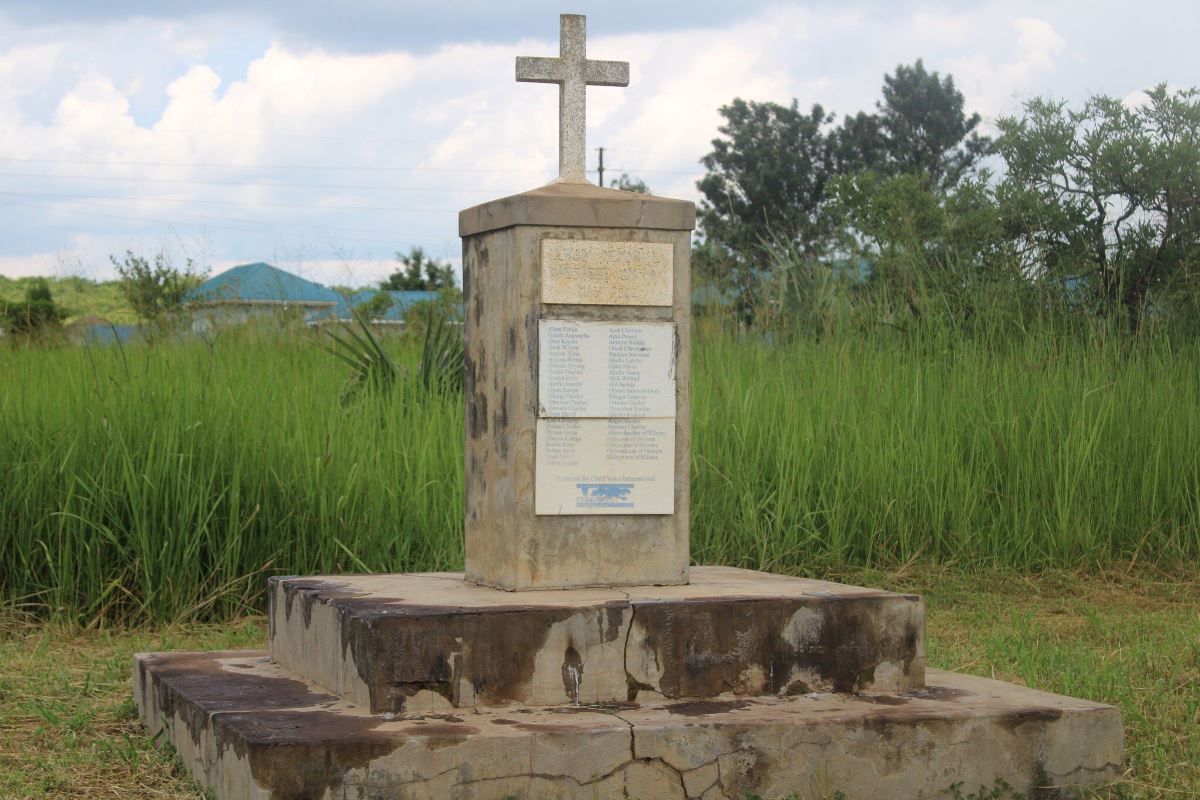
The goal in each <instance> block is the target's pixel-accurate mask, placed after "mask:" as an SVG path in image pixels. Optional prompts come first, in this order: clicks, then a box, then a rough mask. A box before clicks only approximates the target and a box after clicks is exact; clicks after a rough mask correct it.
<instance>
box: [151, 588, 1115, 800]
mask: <svg viewBox="0 0 1200 800" xmlns="http://www.w3.org/2000/svg"><path fill="white" fill-rule="evenodd" d="M924 655H925V653H924V614H923V606H922V603H921V600H920V598H918V597H915V596H912V595H902V594H894V593H890V592H882V591H875V590H870V589H861V588H857V587H852V586H844V585H841V584H836V583H829V582H825V581H814V580H805V579H802V578H787V577H781V576H776V575H767V574H763V573H757V572H751V571H748V570H739V569H730V568H721V567H696V568H693V569H692V571H691V582H690V583H689V584H687V585H685V586H673V587H641V588H632V589H620V590H617V589H577V590H569V591H544V592H522V593H512V592H506V591H502V590H497V589H490V588H485V587H480V586H473V585H470V584H467V583H465V582H464V581H463V579H462V575H461V574H457V573H455V574H451V573H430V574H421V575H371V576H338V577H329V578H278V579H274V580H272V582H271V604H270V651H269V652H267V651H263V652H226V653H165V654H142V655H138V656H136V658H135V665H134V678H135V684H136V686H135V698H136V700H137V704H138V708H139V710H140V713H141V718H142V721H143V722H144V723H145V725H146V726H147V727H148V728H149V729H150V731H151V732H152V733H153V734H154V735H156V736H159V735H160V736H161V737H162V739H163V740H164V741H168V742H170V743H171V744H173V745H174V746H175V749H176V751H177V752H178V753H179V756H180V758H182V759H183V762H184V763H185V764H186V765H187V766H188V768H189V769H190V770H191V772H192V774H193V775H195V776H196V778H197V779H198V780H199V781H200V782H201V783H202V784H203V785H204V786H206V787H208V788H210V789H212V790H213V791H214V792H215V794H216V796H217V797H218V798H219V799H220V800H250V799H251V798H254V799H255V800H300V799H301V798H303V799H304V800H309V799H310V798H311V800H321V799H322V798H325V799H327V800H349V799H350V798H363V800H385V799H386V800H402V799H403V800H408V798H430V800H433V799H434V798H436V799H437V800H443V798H461V800H474V799H478V800H500V799H501V798H510V797H512V798H525V799H527V800H542V798H579V800H606V799H607V798H643V800H657V799H658V798H679V799H680V800H682V799H683V798H703V800H714V799H715V798H724V799H727V800H742V798H743V796H744V794H745V793H747V792H751V793H754V794H757V795H759V796H762V797H764V798H776V797H780V796H786V795H788V794H789V793H793V792H795V793H796V794H797V795H799V796H800V797H803V798H808V797H813V798H819V797H824V796H832V795H833V793H834V792H836V791H840V792H842V793H843V794H844V795H845V796H846V797H847V798H851V799H853V798H915V797H940V796H950V787H951V786H952V785H954V784H959V785H960V786H961V789H962V791H963V792H964V793H967V794H969V793H971V792H973V791H977V790H978V789H979V788H980V787H986V788H989V789H990V788H992V787H994V786H996V785H997V782H998V781H1004V782H1006V783H1007V784H1008V785H1009V786H1011V787H1012V788H1013V789H1014V790H1016V791H1018V792H1021V793H1024V794H1029V793H1036V792H1042V794H1037V795H1036V796H1056V795H1061V796H1069V795H1071V794H1072V793H1073V792H1075V791H1076V790H1077V789H1078V787H1080V786H1082V785H1086V784H1088V783H1092V782H1095V781H1098V780H1102V779H1104V778H1108V777H1111V776H1112V775H1114V774H1115V773H1116V771H1117V770H1118V769H1119V766H1120V763H1121V760H1122V733H1121V720H1120V715H1119V713H1118V712H1117V711H1116V709H1114V708H1112V707H1110V706H1105V705H1100V704H1096V703H1090V702H1086V701H1080V700H1073V699H1070V698H1067V697H1061V696H1058V695H1052V694H1047V693H1044V692H1038V691H1033V690H1030V689H1024V688H1020V687H1016V686H1011V685H1007V684H1003V683H999V682H996V681H991V680H985V679H981V678H973V677H967V676H963V675H956V674H953V673H948V672H942V671H940V670H926V669H925V665H924Z"/></svg>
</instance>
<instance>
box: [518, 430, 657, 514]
mask: <svg viewBox="0 0 1200 800" xmlns="http://www.w3.org/2000/svg"><path fill="white" fill-rule="evenodd" d="M535 482H536V486H535V489H534V513H535V514H539V515H554V514H673V513H675V420H674V419H671V418H669V417H668V418H661V417H660V418H649V419H643V418H611V419H572V418H551V419H539V420H538V421H537V468H536V478H535Z"/></svg>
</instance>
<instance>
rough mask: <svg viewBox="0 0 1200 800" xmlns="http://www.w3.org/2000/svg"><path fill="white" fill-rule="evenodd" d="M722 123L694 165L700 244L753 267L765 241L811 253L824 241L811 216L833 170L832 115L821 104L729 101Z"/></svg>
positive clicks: (815, 217)
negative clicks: (699, 171)
mask: <svg viewBox="0 0 1200 800" xmlns="http://www.w3.org/2000/svg"><path fill="white" fill-rule="evenodd" d="M721 116H723V117H724V118H725V124H724V125H722V126H721V127H720V129H719V130H720V133H721V138H717V139H714V140H713V143H712V145H713V150H712V152H711V153H709V154H708V155H706V156H704V158H703V159H701V163H703V164H704V166H705V167H706V168H707V169H708V174H707V175H705V176H704V177H703V178H701V179H700V181H699V183H698V184H697V186H698V187H699V189H700V192H701V194H703V195H704V197H703V199H702V200H701V202H700V208H699V218H700V226H701V228H702V230H703V233H704V237H705V239H708V240H712V241H713V242H715V243H717V244H719V245H721V246H722V247H723V248H724V249H726V250H727V251H729V254H730V255H732V256H733V257H734V258H735V259H736V260H741V261H745V260H747V259H751V260H753V258H754V255H755V254H756V253H757V250H758V248H759V247H760V246H761V245H762V243H763V242H764V241H768V240H772V239H777V240H783V241H788V242H793V243H796V244H797V245H798V246H800V247H801V248H802V249H804V250H806V251H807V250H815V249H817V248H818V246H819V242H820V241H821V240H822V238H823V231H822V226H821V221H822V220H821V216H820V214H819V213H818V209H819V208H820V205H821V203H822V201H823V200H824V199H825V184H826V182H827V181H828V180H829V177H830V175H831V173H832V171H833V157H834V149H835V147H834V145H835V139H834V137H833V136H832V135H831V133H830V132H829V131H828V130H827V127H828V125H829V124H830V123H831V122H832V119H833V118H832V115H830V114H828V113H826V111H825V109H824V108H822V107H821V106H820V105H814V106H813V107H812V109H811V110H809V111H807V112H805V111H801V110H800V107H799V104H798V102H797V101H795V100H793V101H792V104H791V105H790V106H782V105H779V104H778V103H758V102H754V101H749V102H747V101H745V100H742V99H741V98H738V99H735V100H734V101H733V102H732V103H731V104H730V105H727V106H724V107H722V108H721Z"/></svg>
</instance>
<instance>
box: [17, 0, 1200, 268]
mask: <svg viewBox="0 0 1200 800" xmlns="http://www.w3.org/2000/svg"><path fill="white" fill-rule="evenodd" d="M560 11H570V12H576V13H586V14H587V15H588V29H589V41H588V55H589V56H590V57H592V58H606V59H618V60H624V61H629V62H630V64H631V83H630V86H629V88H628V89H613V88H593V89H589V90H588V147H589V149H591V148H595V147H597V146H601V145H602V146H604V147H605V148H606V154H605V161H606V166H607V167H608V169H609V172H608V175H609V176H610V177H612V176H615V175H616V174H619V173H620V172H621V171H628V172H630V173H632V174H634V175H636V176H638V177H640V178H642V179H643V180H645V181H646V182H647V183H648V184H649V185H650V187H651V189H652V190H653V191H654V192H655V193H656V194H667V195H672V196H676V197H684V198H689V199H694V198H695V194H696V192H695V181H696V178H697V177H699V175H700V174H701V168H700V167H699V165H698V161H699V159H700V157H701V156H702V155H704V153H705V152H707V150H708V149H709V143H710V141H711V139H712V138H713V137H714V136H715V135H716V128H717V126H718V125H719V123H720V117H719V115H718V108H719V107H720V106H721V105H722V104H724V103H727V102H728V101H730V100H731V99H732V98H734V97H738V96H740V97H744V98H748V99H755V100H774V101H779V102H788V101H790V100H791V98H793V97H795V98H798V99H799V101H800V103H801V105H803V106H807V105H809V104H811V103H813V102H820V103H822V104H824V105H825V106H826V107H827V108H830V109H832V110H834V111H836V112H838V113H839V114H843V113H850V112H855V111H858V110H861V109H869V108H870V107H871V106H872V105H873V103H874V102H875V100H876V99H877V97H878V95H879V87H880V84H881V82H882V76H883V74H884V73H885V72H889V71H891V70H892V69H893V68H894V67H895V66H896V64H898V63H901V62H905V63H908V62H912V61H914V60H915V59H917V58H918V57H923V58H924V59H925V62H926V64H927V66H929V67H930V68H931V69H936V70H939V71H942V72H947V71H948V72H950V73H951V74H953V75H954V76H955V78H956V80H957V82H958V85H959V87H960V88H961V89H962V91H963V92H964V94H965V95H966V98H967V103H968V105H969V106H970V107H971V108H972V109H974V110H977V111H979V112H980V113H981V114H983V115H984V117H985V119H993V118H995V117H996V116H997V115H1001V114H1005V113H1011V112H1013V111H1015V110H1017V109H1019V107H1020V102H1021V100H1022V99H1024V98H1028V97H1030V96H1033V95H1051V96H1056V97H1062V98H1065V99H1068V100H1079V99H1082V98H1084V97H1086V96H1088V95H1089V94H1093V93H1105V94H1111V95H1117V96H1122V97H1123V96H1127V95H1131V94H1134V93H1136V92H1137V91H1139V90H1140V89H1143V88H1145V87H1147V86H1151V85H1153V84H1155V83H1159V82H1162V81H1166V82H1168V83H1170V84H1171V85H1173V86H1178V87H1183V86H1195V85H1200V58H1198V57H1197V55H1196V49H1195V43H1194V37H1195V34H1196V31H1197V30H1200V6H1198V5H1197V4H1195V3H1194V2H1162V3H1155V2H1139V3H1130V2H1127V0H1120V2H1101V1H1100V0H1072V1H1070V2H1055V1H1054V0H1042V2H1023V1H1020V0H1018V1H1016V2H991V3H941V4H932V3H906V2H902V1H900V2H855V1H854V0H851V1H850V2H825V1H823V0H822V1H820V2H807V3H771V2H757V0H743V1H742V2H738V3H732V2H728V1H727V0H726V1H724V2H720V3H715V2H708V1H707V0H694V1H693V2H686V3H685V2H676V1H675V0H671V1H670V2H657V3H656V2H651V3H646V2H636V3H635V2H627V0H608V2H590V1H589V2H576V3H573V4H571V5H570V6H563V5H561V4H547V3H541V2H529V1H528V0H517V1H515V2H513V1H511V0H510V1H507V2H496V0H489V1H487V2H453V0H441V1H440V2H437V1H435V0H421V2H409V1H408V0H393V1H392V2H381V1H380V0H343V1H342V2H340V3H330V2H324V1H323V2H316V0H291V2H287V3H283V2H279V3H271V2H264V1H262V0H217V1H215V2H208V3H204V2H177V1H176V0H157V1H156V2H151V1H150V0H107V1H106V2H103V3H101V2H95V0H76V1H75V2H53V0H29V1H28V2H27V1H26V0H16V2H14V0H3V1H2V2H0V274H3V275H7V276H10V277H13V276H19V275H28V274H46V275H61V274H80V275H85V276H88V277H93V278H107V277H111V275H112V270H111V268H110V266H109V264H108V256H109V254H113V253H117V254H119V253H123V252H124V251H125V250H126V249H132V250H134V251H135V252H142V253H147V254H148V253H152V252H154V251H157V250H158V249H160V248H166V249H167V251H168V252H169V253H170V254H171V255H172V256H173V257H174V258H176V259H180V260H181V259H182V258H185V257H191V258H194V259H196V260H197V261H198V262H199V263H200V264H201V265H202V266H204V267H206V268H208V269H211V270H213V271H219V270H220V269H222V268H224V267H226V266H230V265H233V264H238V263H244V262H247V261H270V262H273V263H276V264H278V265H280V266H283V267H285V268H287V269H291V270H293V271H296V272H300V273H302V274H305V275H307V276H309V277H311V278H313V279H316V280H320V281H324V282H328V283H338V284H349V285H364V284H366V283H369V282H371V281H374V280H378V279H379V278H381V277H383V276H385V275H386V274H387V273H388V272H390V271H391V269H392V260H393V258H394V253H395V252H396V251H397V250H407V249H408V248H409V247H410V246H413V245H419V246H422V247H424V248H425V249H426V251H428V252H430V253H432V254H433V255H435V256H438V257H441V258H445V259H447V260H451V261H453V262H455V263H457V261H458V255H459V243H458V238H457V212H458V210H459V209H461V208H465V207H467V206H470V205H474V204H476V203H479V202H481V201H484V200H487V199H490V198H493V197H498V196H502V195H505V194H510V193H513V192H518V191H522V190H525V189H528V188H532V187H534V186H538V185H540V184H542V183H545V182H547V181H548V180H550V179H551V178H553V177H554V174H555V171H556V165H557V91H556V90H555V88H554V87H553V86H544V85H537V84H517V83H515V82H514V81H513V58H514V56H516V55H546V56H550V55H556V54H557V46H558V45H557V38H558V17H557V15H558V13H559V12H560ZM591 157H592V160H591V162H590V163H589V168H593V169H594V167H595V161H594V157H595V153H594V151H592V152H591ZM592 175H593V179H594V172H593V173H592Z"/></svg>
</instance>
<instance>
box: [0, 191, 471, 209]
mask: <svg viewBox="0 0 1200 800" xmlns="http://www.w3.org/2000/svg"><path fill="white" fill-rule="evenodd" d="M0 194H2V195H17V196H20V197H45V198H56V199H59V200H66V201H73V200H114V201H117V202H143V201H146V200H158V201H162V202H167V203H203V204H205V205H222V206H245V207H249V208H293V209H308V210H313V211H400V212H404V213H411V214H457V213H458V209H448V208H400V207H398V206H342V205H337V206H331V205H316V204H313V203H264V202H260V201H257V200H245V201H242V200H206V199H198V198H192V197H171V196H169V195H148V194H146V195H85V194H63V193H61V192H19V191H12V190H10V189H0Z"/></svg>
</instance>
